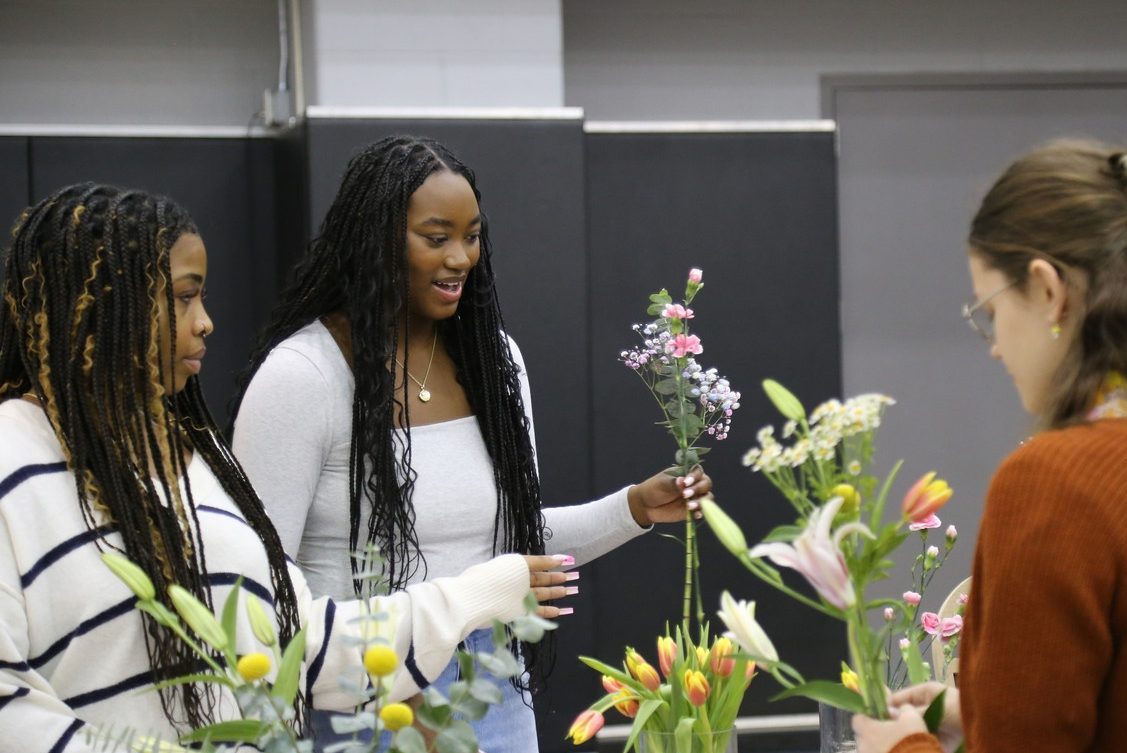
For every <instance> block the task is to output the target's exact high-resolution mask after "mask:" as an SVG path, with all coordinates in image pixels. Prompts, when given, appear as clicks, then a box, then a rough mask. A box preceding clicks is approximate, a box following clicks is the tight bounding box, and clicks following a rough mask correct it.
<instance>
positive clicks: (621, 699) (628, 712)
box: [614, 689, 639, 719]
mask: <svg viewBox="0 0 1127 753" xmlns="http://www.w3.org/2000/svg"><path fill="white" fill-rule="evenodd" d="M615 698H616V700H615V703H614V707H615V709H617V710H618V713H620V714H622V715H623V716H625V717H627V718H629V719H633V718H634V717H635V716H637V714H638V705H639V704H638V697H637V696H636V695H634V694H633V693H631V692H630V691H629V690H625V689H624V690H621V691H619V692H618V694H617V695H616V696H615Z"/></svg>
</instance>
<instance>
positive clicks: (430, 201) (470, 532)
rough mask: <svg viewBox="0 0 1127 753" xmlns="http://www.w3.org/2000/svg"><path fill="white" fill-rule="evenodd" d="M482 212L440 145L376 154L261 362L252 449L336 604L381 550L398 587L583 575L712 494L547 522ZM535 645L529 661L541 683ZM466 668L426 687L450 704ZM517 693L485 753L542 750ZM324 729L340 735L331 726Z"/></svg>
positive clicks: (389, 144) (495, 722) (594, 505)
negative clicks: (543, 565) (558, 566)
mask: <svg viewBox="0 0 1127 753" xmlns="http://www.w3.org/2000/svg"><path fill="white" fill-rule="evenodd" d="M480 198H481V197H480V194H479V192H478V189H477V187H476V183H475V178H474V174H473V172H472V171H471V170H470V169H469V168H468V167H467V166H466V165H464V164H463V163H462V162H461V161H460V160H459V159H458V158H457V157H456V156H455V155H454V154H452V153H451V152H450V151H449V150H448V149H447V148H446V147H444V146H443V145H442V144H439V143H438V142H435V141H433V140H430V139H424V138H415V137H410V136H393V137H389V138H385V139H383V140H381V141H379V142H376V143H374V144H371V145H370V146H368V147H367V148H365V149H363V150H362V151H361V152H360V153H359V154H358V155H356V156H355V157H354V158H353V159H352V161H351V162H350V163H349V165H348V168H347V170H346V172H345V175H344V178H343V180H342V182H341V185H340V188H339V191H338V193H337V196H336V198H335V200H334V201H333V203H332V206H331V207H330V208H329V211H328V213H327V215H326V216H325V219H324V222H323V224H322V226H321V230H320V233H319V235H318V237H317V238H316V239H315V240H314V241H313V242H312V244H311V245H310V246H309V249H308V252H307V254H306V256H305V258H304V259H303V260H302V262H301V263H300V264H299V265H298V267H297V269H296V272H295V278H294V281H293V282H292V283H291V285H290V286H289V288H288V289H287V290H286V291H285V292H284V293H283V296H282V301H281V304H280V306H279V307H278V308H277V310H276V311H275V314H274V317H273V320H272V322H271V323H270V325H269V327H268V329H267V331H266V332H265V334H264V336H263V338H262V340H261V342H260V344H259V347H258V349H257V350H256V351H255V352H254V354H253V355H252V358H251V363H250V366H249V368H248V371H247V373H246V375H245V377H244V380H243V390H242V393H241V394H240V396H239V402H238V403H237V405H236V410H237V420H236V421H235V424H234V438H233V448H234V450H235V453H236V454H237V455H238V456H239V459H240V461H241V462H242V463H243V465H244V467H245V468H246V470H247V475H248V476H249V477H250V479H251V481H252V482H253V483H254V486H255V488H256V489H257V490H258V492H259V494H260V495H261V496H262V499H263V502H264V504H265V505H266V508H267V510H268V511H269V513H270V516H271V519H272V520H273V521H274V523H275V525H276V526H277V527H278V531H279V535H280V536H281V539H282V546H283V547H284V548H285V550H286V552H287V553H288V554H290V555H291V556H292V557H293V558H294V559H295V560H296V561H297V562H298V564H299V565H300V566H301V567H302V569H303V570H304V571H305V573H306V577H307V579H308V580H309V583H310V587H311V588H312V589H313V590H314V591H315V592H317V593H328V594H332V595H334V596H338V597H339V596H340V595H342V594H346V593H352V591H353V589H354V587H355V582H354V571H353V570H352V569H351V566H350V559H349V552H350V551H352V550H356V549H357V548H358V547H362V546H363V545H364V544H365V543H366V542H373V543H375V544H378V545H379V547H380V548H381V550H382V552H383V554H384V556H385V557H386V559H387V569H386V576H387V581H388V584H389V586H390V588H391V589H393V590H395V589H400V588H403V587H405V586H407V585H408V584H411V583H418V582H422V581H425V580H427V579H430V578H434V577H439V576H449V575H454V574H456V573H458V572H461V571H462V570H463V569H464V568H466V567H469V566H471V565H475V564H477V563H479V562H483V561H485V560H486V559H488V558H490V557H492V556H494V555H496V554H499V553H503V552H519V553H523V554H531V553H544V552H546V551H547V552H549V553H560V554H563V553H565V552H566V553H568V554H570V555H573V558H574V563H572V564H575V565H579V564H582V563H584V562H588V561H590V560H592V559H594V558H595V557H598V556H599V555H601V554H603V553H605V552H607V551H609V550H611V549H613V548H614V547H617V546H619V545H620V544H623V543H625V542H626V541H628V540H630V539H632V538H634V537H636V536H638V535H639V534H641V533H643V532H644V531H645V530H647V529H648V527H649V526H650V525H651V524H653V523H657V522H674V521H682V520H684V516H685V515H686V510H687V509H689V510H695V509H696V508H697V506H698V503H697V502H696V501H695V498H696V497H698V496H700V495H702V494H704V493H706V492H707V491H708V490H709V489H710V488H711V481H710V480H709V478H708V477H707V476H706V475H704V474H703V473H700V472H694V473H692V474H690V475H689V476H687V477H684V478H674V477H673V476H670V475H668V474H666V473H658V474H656V475H654V476H653V477H651V478H649V479H647V480H645V481H643V482H641V483H640V484H638V485H636V486H630V487H627V488H624V489H622V490H620V491H618V492H615V493H614V494H611V495H610V496H608V497H605V498H603V499H600V500H596V501H594V502H589V503H587V504H583V505H575V506H571V507H559V508H545V509H543V510H542V509H541V506H540V502H541V500H540V486H539V480H538V477H537V468H536V459H535V440H534V432H533V425H532V417H531V416H532V414H531V411H530V407H531V403H530V398H529V388H528V378H527V375H526V373H525V368H524V364H523V362H522V359H521V354H520V350H519V349H518V348H517V346H516V344H515V343H514V342H513V341H512V339H510V338H509V337H507V335H506V334H505V331H504V322H503V320H502V318H501V311H500V308H499V306H498V302H497V295H496V291H495V290H494V284H493V269H492V266H491V262H490V245H489V233H488V224H487V222H486V220H485V216H484V215H483V214H482V211H481V208H480V206H479V201H480ZM569 566H570V565H569ZM576 577H578V574H577V573H575V572H571V573H568V578H569V580H571V579H573V578H576ZM577 590H578V588H577V586H572V587H570V588H569V592H571V593H574V592H576V591H577ZM548 609H549V610H550V614H552V615H556V614H566V613H569V612H570V611H571V610H570V609H566V608H565V609H560V608H558V607H549V608H548ZM488 640H489V636H488V631H483V632H480V633H475V634H474V635H472V636H471V637H470V639H469V641H468V643H469V645H470V646H471V647H472V646H473V645H475V644H476V643H478V642H487V641H488ZM535 648H536V647H532V648H531V649H530V648H528V647H525V648H524V649H523V660H524V661H525V664H526V667H527V668H528V669H529V671H530V672H532V674H533V676H535V673H536V669H537V667H536V663H537V662H536V660H537V654H536V653H535ZM457 671H458V670H457V666H456V663H452V664H451V666H449V667H448V668H447V670H446V671H445V672H444V673H441V677H440V676H439V674H437V673H436V674H426V673H425V672H424V673H422V674H421V676H420V677H418V678H416V679H417V681H418V683H419V684H420V685H424V684H426V683H427V682H434V683H436V684H437V685H438V687H439V688H440V689H441V688H443V687H444V686H445V685H447V684H448V683H450V682H452V681H453V680H454V679H455V678H456V676H457ZM502 690H503V692H504V693H505V694H506V699H505V702H504V704H503V706H502V707H501V709H499V710H494V712H491V713H490V714H489V716H487V717H486V718H485V719H484V720H483V721H482V722H480V723H475V724H476V731H477V733H478V739H479V741H480V742H481V747H482V749H483V750H486V751H488V752H489V753H534V752H535V751H536V750H537V739H536V729H535V720H534V718H533V714H532V710H531V707H530V706H529V704H528V702H527V700H526V697H525V695H524V694H522V693H521V692H518V691H519V690H520V689H518V688H515V687H510V686H508V685H506V686H504V687H503V688H502ZM315 731H316V734H317V737H318V740H319V743H320V742H321V741H322V740H323V739H324V738H327V737H329V735H328V732H327V724H324V722H323V720H320V719H315ZM322 732H325V735H324V737H322Z"/></svg>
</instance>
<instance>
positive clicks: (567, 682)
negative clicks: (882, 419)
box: [0, 118, 845, 753]
mask: <svg viewBox="0 0 1127 753" xmlns="http://www.w3.org/2000/svg"><path fill="white" fill-rule="evenodd" d="M404 132H407V133H416V134H422V135H428V136H432V137H435V138H437V139H439V140H441V141H443V142H445V143H447V144H448V145H449V146H451V147H452V148H453V150H454V151H455V152H456V153H457V154H459V155H460V156H461V157H462V158H463V159H464V160H465V162H466V163H467V164H469V165H470V166H471V167H472V168H473V169H474V170H475V172H476V174H477V178H478V186H479V188H480V190H481V192H482V197H483V198H482V209H483V210H484V212H485V213H486V215H487V217H488V222H489V229H490V234H491V237H492V240H493V247H494V258H493V263H494V268H495V270H496V272H497V279H498V287H499V295H500V298H501V302H502V306H503V309H504V312H505V319H506V327H507V329H508V330H509V332H510V333H511V334H512V335H513V337H514V338H515V339H516V340H517V342H518V343H519V344H520V347H521V350H522V352H523V354H524V357H525V360H526V363H527V366H528V371H529V377H530V380H531V384H532V389H533V409H534V412H535V418H536V434H537V440H538V446H539V453H538V459H539V465H540V470H541V476H542V485H543V490H544V501H545V504H547V505H561V504H570V503H574V502H580V501H584V500H587V499H591V498H592V497H594V496H596V495H603V494H607V493H609V492H612V491H614V490H616V489H620V488H622V487H623V486H625V485H627V484H629V483H631V482H634V481H638V480H641V479H643V478H645V477H647V476H649V475H651V474H653V473H655V472H657V471H658V470H660V469H661V468H663V467H665V466H666V465H668V464H669V463H670V461H671V460H672V454H673V452H672V450H673V447H672V443H671V442H670V440H669V439H668V437H666V436H665V435H664V434H663V433H662V431H661V430H660V429H658V428H657V427H655V426H654V422H655V421H656V420H657V418H658V416H657V413H656V406H654V405H653V401H652V399H651V398H650V397H649V396H648V395H647V394H645V388H644V387H643V385H642V384H641V382H640V381H639V380H638V378H637V377H636V376H635V375H633V374H632V373H630V372H629V371H628V370H627V369H626V368H625V367H624V366H623V365H621V364H620V363H619V362H618V360H617V359H618V353H619V352H620V351H621V350H622V349H623V348H625V347H627V346H629V345H631V344H633V342H634V337H635V336H634V334H633V333H632V332H631V329H630V326H631V324H633V323H635V322H641V321H643V320H644V319H645V307H646V303H647V299H646V297H647V294H648V293H650V292H651V291H653V290H655V289H657V288H659V287H663V286H665V287H669V288H671V289H676V288H677V287H678V286H680V285H682V284H683V283H684V279H685V275H686V273H687V271H688V269H689V268H690V267H692V266H696V267H701V268H702V269H703V270H704V275H705V277H704V282H705V288H704V291H703V292H702V293H701V295H700V297H699V298H698V300H697V302H696V304H695V305H694V308H695V309H696V311H697V317H698V318H697V320H696V321H695V322H694V325H695V332H697V333H698V334H699V335H700V336H701V337H702V341H703V344H704V353H703V354H702V356H701V357H700V359H701V362H702V363H703V364H704V365H705V366H713V365H714V366H717V367H718V368H719V369H720V370H721V371H722V372H723V373H724V374H725V375H727V376H728V377H729V378H730V379H731V381H732V383H733V385H734V386H735V387H736V388H737V389H740V390H742V391H743V393H744V399H743V407H742V408H741V409H740V411H739V412H738V413H737V415H736V419H735V423H734V426H733V431H732V435H731V438H730V439H728V440H727V441H726V442H724V443H721V444H719V445H717V449H715V450H714V452H713V453H712V454H711V455H710V456H709V458H708V461H707V464H708V470H709V472H710V473H711V475H712V477H713V479H714V480H715V483H716V493H717V496H718V498H719V499H720V501H721V502H722V503H723V504H724V505H725V507H726V509H728V510H729V511H730V512H731V513H732V515H733V516H734V517H735V518H736V519H737V520H738V521H739V522H740V523H741V524H743V526H744V528H745V531H746V533H747V535H748V539H749V540H752V541H754V540H756V539H757V538H759V537H761V536H762V535H763V534H764V533H766V532H767V531H768V530H770V528H772V527H773V526H774V525H776V524H778V523H780V522H783V521H784V520H786V519H787V517H788V516H787V515H785V514H784V507H785V503H783V502H782V500H781V498H779V497H778V496H777V494H776V493H775V492H774V490H773V489H771V488H769V487H768V485H767V484H766V483H764V482H763V481H762V479H759V478H756V477H754V476H752V475H751V474H749V473H748V472H747V471H746V470H745V469H744V468H743V467H742V466H741V465H740V457H741V456H742V454H743V452H744V451H745V450H746V449H747V448H748V446H750V445H751V443H752V442H754V437H755V431H756V429H757V428H758V427H759V426H761V425H762V424H764V423H766V422H767V421H775V420H776V417H775V416H774V415H773V412H772V409H771V408H770V406H769V405H768V403H767V401H766V399H765V398H764V397H763V396H762V393H761V392H760V390H759V387H758V385H759V382H760V380H761V379H763V378H764V377H768V376H770V377H775V378H777V379H779V380H781V381H783V382H784V383H785V384H787V385H789V386H790V387H792V388H793V389H794V390H795V392H796V393H797V394H798V395H799V396H800V397H801V398H802V399H803V400H804V401H806V402H807V403H814V402H817V401H819V400H821V399H824V398H827V397H831V396H839V395H840V392H841V365H840V364H841V353H840V338H839V330H840V317H839V309H838V306H839V304H838V301H839V281H838V251H837V220H836V188H835V172H834V171H835V167H834V144H833V134H832V133H829V132H805V133H803V132H793V133H779V132H772V133H747V132H744V133H708V134H702V133H695V134H694V133H671V132H667V133H611V132H606V131H600V130H598V127H597V126H595V125H591V126H590V127H589V128H588V129H587V131H586V132H585V130H584V124H583V122H582V121H581V120H579V119H566V118H564V119H543V120H520V119H501V120H493V119H476V120H475V119H465V120H451V119H418V120H403V119H399V120H392V119H375V118H369V119H359V118H339V119H330V118H311V119H309V120H307V121H306V123H305V125H304V126H302V127H301V128H297V129H291V130H290V131H287V132H286V133H285V134H281V135H275V136H271V137H263V138H223V139H217V138H189V137H178V138H159V139H158V138H125V137H113V138H108V137H102V138H91V137H54V136H53V137H45V136H32V137H26V138H24V137H0V178H3V181H0V184H2V185H0V210H2V211H4V212H5V213H7V214H9V215H11V216H13V217H14V213H15V212H16V211H18V209H19V208H21V207H22V206H23V204H25V203H26V201H27V200H28V199H29V198H30V199H33V200H34V199H38V198H41V197H42V196H43V195H45V194H46V193H47V192H49V191H51V190H53V189H54V188H57V187H59V186H61V185H63V184H65V183H68V182H73V181H77V180H100V181H109V182H115V183H122V184H127V185H133V186H139V187H143V188H148V189H151V190H154V191H158V192H162V193H167V194H169V195H172V196H174V197H176V198H177V199H179V200H180V201H181V202H182V203H184V204H185V205H186V206H187V207H188V208H189V209H190V210H191V211H192V212H193V214H194V216H195V218H196V220H197V222H198V224H199V226H200V229H201V232H202V234H203V236H204V239H205V241H206V243H207V245H208V250H209V261H210V266H211V268H210V277H211V280H210V281H209V286H210V297H209V299H208V305H209V308H210V309H211V313H212V315H213V317H214V318H215V319H216V323H217V327H218V329H217V333H216V335H215V336H214V337H213V338H212V342H211V343H209V347H211V348H212V352H211V353H209V357H208V364H207V368H205V375H204V386H205V391H206V393H207V397H208V400H209V402H210V403H211V407H212V410H213V412H214V413H216V414H217V415H222V414H224V413H225V408H226V404H227V401H228V400H229V399H230V397H231V395H232V392H233V387H234V382H233V373H234V372H235V371H236V370H237V369H238V368H240V367H241V366H242V364H243V363H244V362H245V359H246V356H247V354H248V352H249V349H250V347H251V343H252V340H253V337H254V334H255V333H256V332H257V331H258V330H259V329H260V328H261V326H262V325H263V324H264V322H265V317H266V312H267V310H268V309H269V307H270V306H271V305H272V303H273V301H274V299H275V297H276V294H277V291H278V288H279V285H280V281H281V278H282V276H283V275H284V274H285V273H286V271H287V270H288V268H289V267H291V266H292V263H293V261H294V260H295V258H296V257H297V256H298V255H299V254H300V252H301V249H302V247H303V245H304V244H305V242H306V241H307V240H308V238H309V237H310V234H311V233H312V232H315V229H316V227H317V226H318V224H319V223H320V221H321V217H322V216H323V214H324V212H325V209H326V208H327V206H328V205H329V203H330V202H331V200H332V197H333V194H334V192H335V189H336V186H337V183H338V182H339V179H340V176H341V175H342V173H343V171H344V168H345V165H346V164H347V162H348V159H349V158H350V157H351V156H352V155H353V154H355V153H356V151H358V150H359V149H360V148H361V147H362V146H364V145H365V144H367V143H370V142H371V141H374V140H376V139H378V138H380V137H382V136H385V135H388V134H391V133H404ZM9 205H11V206H9ZM10 219H11V218H10V217H8V218H5V220H6V221H7V220H10ZM701 530H702V532H703V533H702V540H703V542H704V545H703V552H702V559H703V564H704V595H705V605H706V607H707V608H708V610H709V612H713V613H714V612H715V608H716V607H717V606H718V594H719V592H720V590H721V589H723V588H727V589H729V590H731V591H732V592H733V593H734V594H735V595H736V596H737V597H738V598H744V599H748V598H750V599H756V600H757V601H758V602H759V611H758V616H759V618H760V620H761V622H762V623H763V624H764V626H765V627H766V628H767V629H768V631H769V632H770V634H771V635H772V637H773V638H774V639H775V641H776V644H777V645H778V647H779V649H780V652H781V653H782V655H783V656H784V658H786V659H787V660H788V661H790V662H792V663H793V664H795V665H796V666H797V667H798V668H799V669H801V670H803V671H804V672H808V673H810V674H812V675H814V676H821V677H833V676H835V675H836V674H837V667H838V662H839V661H840V659H841V658H842V657H843V656H844V654H845V648H844V636H843V631H842V629H841V627H840V626H839V625H838V624H836V623H832V622H830V621H829V620H828V619H826V618H822V617H819V616H817V615H816V614H814V613H812V612H811V611H810V610H807V609H805V608H803V607H801V606H800V605H797V604H795V603H793V602H790V601H788V600H786V599H784V598H782V597H779V596H777V595H776V594H775V593H774V592H772V591H770V590H768V589H766V588H765V587H762V586H760V584H759V583H758V581H756V580H754V579H753V578H752V577H750V576H749V575H747V574H746V573H744V572H743V571H742V570H741V568H740V566H739V565H738V564H737V563H736V561H735V560H734V559H733V558H732V557H731V556H730V555H728V554H727V553H726V552H723V551H721V550H720V549H719V547H718V545H717V544H716V542H715V540H714V539H713V537H712V536H711V533H709V532H708V531H707V529H704V528H702V529H701ZM666 532H667V533H671V534H675V535H680V533H681V531H680V527H679V526H671V527H669V528H668V529H667V531H666ZM680 552H681V549H680V547H679V546H678V545H677V544H676V543H675V542H673V541H670V540H668V539H667V538H663V537H661V536H658V535H655V534H649V535H647V536H644V537H641V538H640V539H638V540H635V541H633V542H631V543H630V544H628V545H626V546H625V547H623V548H622V549H621V550H619V551H617V552H614V553H611V554H610V555H608V556H606V557H604V558H603V559H602V560H600V561H598V562H596V563H593V564H591V565H588V566H586V567H584V568H582V570H581V572H582V576H581V578H580V581H579V583H580V589H581V592H580V594H579V595H578V596H577V597H573V598H572V599H569V604H570V605H572V606H574V607H575V609H576V612H575V614H574V615H572V616H570V617H567V618H565V619H562V620H561V621H560V629H559V630H558V631H557V652H556V653H557V660H556V666H555V671H554V674H553V675H552V678H551V680H550V683H549V686H550V687H549V691H548V692H547V694H546V695H544V696H543V697H541V698H540V699H538V700H537V712H538V715H539V717H540V723H541V735H540V739H541V749H542V750H543V751H545V753H562V752H563V751H564V750H569V749H571V748H570V746H569V744H567V743H566V742H564V740H563V735H564V732H565V730H566V727H567V726H568V724H570V722H571V720H572V719H573V718H574V716H575V714H577V713H578V712H579V711H580V710H581V709H582V708H584V707H585V706H586V705H587V704H588V703H590V702H591V701H592V700H594V699H595V698H596V697H597V696H598V694H599V693H600V692H601V686H600V684H599V678H598V676H597V675H596V674H595V673H594V672H593V671H591V670H588V669H587V668H586V667H584V666H582V665H581V664H580V663H579V662H578V660H577V659H576V656H577V655H581V654H582V655H591V656H596V657H598V658H600V659H603V660H605V661H609V662H612V663H617V662H618V661H620V660H621V657H622V649H623V647H624V646H625V645H633V646H635V647H637V648H638V649H639V650H642V651H643V652H644V653H646V654H647V655H648V656H649V657H650V659H651V661H655V662H656V658H655V657H654V655H653V654H654V652H653V646H654V641H655V638H656V636H657V635H658V633H659V632H660V631H661V630H663V628H664V624H665V622H666V621H667V620H668V621H675V620H676V619H678V616H679V614H680V585H679V581H680V579H681V558H680ZM772 683H773V681H771V680H770V679H769V678H767V679H764V678H760V679H758V680H757V681H756V682H755V683H754V685H753V690H752V692H751V694H750V695H749V701H748V703H747V704H746V705H745V708H744V713H747V714H752V715H757V716H762V715H770V714H782V713H801V712H810V711H813V710H814V709H813V706H812V704H810V703H809V702H804V701H791V702H786V703H780V704H768V703H766V701H765V699H766V698H768V697H769V696H771V695H773V694H774V693H775V692H776V691H777V688H776V687H775V686H774V685H773V684H772ZM615 716H616V714H615V712H613V711H612V712H610V714H609V715H608V720H609V721H612V722H613V721H619V722H622V721H625V720H624V719H617V720H616V719H615ZM750 742H751V741H749V743H750ZM741 745H743V743H742V742H741ZM612 747H613V746H612ZM608 749H611V748H608ZM748 749H749V750H750V749H757V748H755V747H754V745H752V746H751V747H749V748H748Z"/></svg>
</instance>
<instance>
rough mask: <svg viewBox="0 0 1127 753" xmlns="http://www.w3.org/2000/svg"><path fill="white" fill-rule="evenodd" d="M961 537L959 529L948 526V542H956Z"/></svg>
mask: <svg viewBox="0 0 1127 753" xmlns="http://www.w3.org/2000/svg"><path fill="white" fill-rule="evenodd" d="M958 537H959V529H957V528H955V526H947V540H948V541H954V540H955V539H957V538H958Z"/></svg>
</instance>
